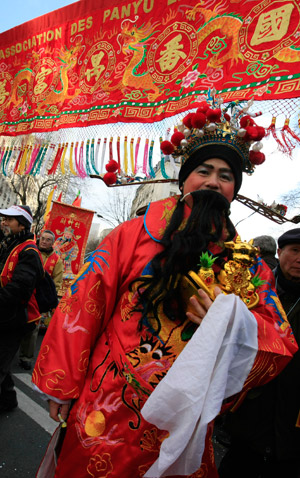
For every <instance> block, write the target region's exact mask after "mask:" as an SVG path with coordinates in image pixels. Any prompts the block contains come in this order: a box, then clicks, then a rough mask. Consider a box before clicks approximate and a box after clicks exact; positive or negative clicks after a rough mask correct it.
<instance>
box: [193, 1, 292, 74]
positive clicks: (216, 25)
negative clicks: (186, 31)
mask: <svg viewBox="0 0 300 478" xmlns="http://www.w3.org/2000/svg"><path fill="white" fill-rule="evenodd" d="M205 3H206V2H205V0H201V1H200V2H198V3H197V4H196V5H195V6H194V7H193V8H192V9H190V10H187V11H186V13H185V14H186V17H187V19H188V20H189V21H195V20H196V18H197V17H198V16H199V17H200V19H201V21H202V26H201V27H200V28H199V29H198V44H199V45H200V44H201V43H202V42H203V41H204V40H205V39H206V38H207V37H208V36H209V35H210V34H211V33H213V32H214V31H220V32H221V33H222V35H223V39H226V40H227V41H228V43H229V42H230V44H231V48H230V49H229V50H228V51H226V52H225V54H224V55H221V52H217V53H215V54H214V55H213V57H212V58H210V59H209V61H208V66H210V67H212V68H222V67H223V65H224V63H225V62H226V61H230V66H233V65H234V63H237V62H238V61H239V60H241V61H242V62H243V61H244V60H245V58H244V56H243V55H242V53H241V52H240V50H239V43H238V37H239V30H240V28H241V25H242V22H243V20H242V18H241V17H239V16H238V15H235V14H233V13H230V14H227V13H226V7H223V6H222V5H223V2H219V3H217V4H216V5H215V6H214V7H213V9H209V8H204V5H205ZM232 3H238V2H232ZM228 19H230V22H229V21H228ZM274 58H276V59H277V60H278V61H282V62H284V63H295V62H297V61H299V60H300V47H299V48H297V47H295V46H290V47H287V48H282V49H281V50H279V51H278V52H277V53H275V54H274Z"/></svg>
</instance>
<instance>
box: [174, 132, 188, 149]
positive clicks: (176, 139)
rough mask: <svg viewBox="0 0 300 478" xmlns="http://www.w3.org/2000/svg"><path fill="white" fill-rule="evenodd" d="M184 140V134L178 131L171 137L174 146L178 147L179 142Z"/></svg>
mask: <svg viewBox="0 0 300 478" xmlns="http://www.w3.org/2000/svg"><path fill="white" fill-rule="evenodd" d="M184 138H185V136H184V134H183V133H181V132H180V131H176V132H175V133H174V134H172V136H171V141H172V144H174V146H179V145H180V142H181V141H182V140H183V139H184Z"/></svg>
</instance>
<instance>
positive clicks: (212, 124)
mask: <svg viewBox="0 0 300 478" xmlns="http://www.w3.org/2000/svg"><path fill="white" fill-rule="evenodd" d="M206 129H207V131H209V132H213V131H215V130H216V129H217V125H216V123H209V125H207V126H206Z"/></svg>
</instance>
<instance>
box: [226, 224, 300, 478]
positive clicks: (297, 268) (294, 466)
mask: <svg viewBox="0 0 300 478" xmlns="http://www.w3.org/2000/svg"><path fill="white" fill-rule="evenodd" d="M277 253H278V257H279V265H278V266H277V267H276V268H275V269H274V271H273V272H274V275H275V282H276V289H277V293H278V296H279V298H280V300H281V303H282V305H283V308H284V310H285V312H286V315H287V317H288V320H289V322H290V324H291V326H292V329H293V333H294V335H295V338H296V340H297V342H298V344H300V228H296V229H292V230H290V231H287V232H285V233H284V234H282V236H280V237H279V239H278V251H277ZM227 429H228V431H229V432H230V433H231V437H232V444H231V446H230V448H229V451H228V452H227V454H226V455H225V457H224V459H223V461H222V463H221V466H220V468H219V474H220V478H229V477H230V478H237V477H240V476H243V478H248V477H249V478H250V477H251V478H256V477H261V478H269V477H272V478H277V477H283V476H287V477H289V478H298V476H299V473H300V455H299V450H300V352H299V350H298V351H297V352H296V354H295V355H294V357H293V359H292V360H291V362H290V363H289V364H288V365H287V367H286V368H285V369H284V370H283V371H282V372H281V373H280V374H279V375H278V376H277V377H276V378H275V379H274V380H272V381H271V382H270V383H269V384H267V385H264V386H262V387H260V388H257V389H253V390H252V391H251V392H249V393H248V395H247V397H246V399H245V401H244V402H243V404H242V405H241V406H240V408H239V409H238V410H237V411H236V412H235V413H229V415H228V416H227Z"/></svg>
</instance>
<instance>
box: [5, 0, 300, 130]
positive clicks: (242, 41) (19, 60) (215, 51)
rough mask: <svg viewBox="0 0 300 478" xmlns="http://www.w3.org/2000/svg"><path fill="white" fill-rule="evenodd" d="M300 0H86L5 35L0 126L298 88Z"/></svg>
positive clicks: (70, 121)
mask: <svg viewBox="0 0 300 478" xmlns="http://www.w3.org/2000/svg"><path fill="white" fill-rule="evenodd" d="M299 61H300V5H299V0H289V1H288V2H287V1H283V0H275V1H274V0H262V1H251V2H249V1H247V0H240V1H239V0H222V1H220V0H210V1H209V2H208V1H207V2H199V0H190V1H188V2H183V1H180V0H177V1H176V0H139V1H135V2H130V1H128V0H123V1H121V0H113V1H112V0H103V1H102V2H99V0H81V1H79V2H76V3H74V4H71V5H69V6H67V7H65V8H62V9H60V10H57V11H56V12H52V13H50V14H47V15H44V16H42V17H39V18H37V19H35V20H32V21H30V22H27V23H25V24H23V25H20V26H18V27H16V28H14V29H12V30H9V31H7V32H4V33H2V34H1V35H0V134H6V135H17V134H26V133H31V132H47V131H54V130H58V129H59V128H66V127H68V128H69V127H75V126H77V127H78V126H89V125H95V124H107V123H116V122H119V121H122V122H144V123H150V122H153V121H159V120H161V119H163V118H165V117H168V116H173V115H174V114H176V113H179V112H183V111H186V110H188V109H191V108H193V107H196V106H197V103H198V102H199V101H201V100H202V95H203V94H205V93H206V92H207V90H208V89H209V88H213V87H215V88H216V89H217V90H218V92H219V93H221V95H222V96H223V98H224V100H225V101H226V102H229V101H236V100H245V99H247V100H249V99H250V98H254V99H256V100H260V99H264V100H268V99H275V100H276V99H285V98H295V97H299V94H300V67H299V65H300V63H299Z"/></svg>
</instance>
